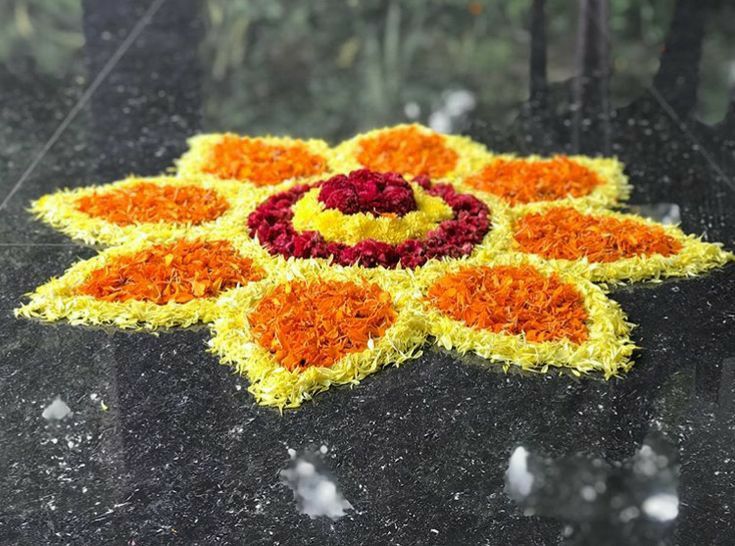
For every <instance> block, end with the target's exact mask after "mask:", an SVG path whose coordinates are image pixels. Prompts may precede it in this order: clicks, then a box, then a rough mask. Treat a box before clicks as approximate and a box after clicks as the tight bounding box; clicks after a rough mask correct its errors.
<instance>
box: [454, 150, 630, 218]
mask: <svg viewBox="0 0 735 546" xmlns="http://www.w3.org/2000/svg"><path fill="white" fill-rule="evenodd" d="M557 163H558V165H557ZM498 164H501V165H502V168H499V167H497V165H498ZM515 168H517V169H518V171H519V172H518V173H517V174H516V177H515V178H514V177H512V176H511V175H512V174H514V173H513V170H514V169H515ZM488 169H489V170H490V171H491V172H492V173H493V176H499V177H504V178H503V180H498V181H497V182H496V183H494V182H493V180H492V179H490V178H488V176H489V175H488ZM559 173H567V174H568V175H570V176H575V175H576V176H582V178H583V180H576V181H565V180H563V179H559V180H556V179H555V178H556V177H557V176H559ZM575 173H576V174H575ZM549 176H550V177H551V178H554V179H555V180H545V179H544V177H549ZM590 176H591V177H594V178H595V179H596V180H597V181H598V182H599V183H595V184H591V183H590V181H589V177H590ZM524 177H530V178H529V179H528V185H527V186H523V185H521V182H522V181H523V179H524ZM560 183H561V184H562V185H564V187H568V188H569V191H570V193H569V195H567V196H564V197H561V196H559V195H558V192H559V191H560V190H559V189H558V188H554V187H552V186H553V185H555V184H557V185H558V184H560ZM513 184H515V185H516V186H517V187H515V189H514V188H513ZM459 186H460V187H461V188H463V189H465V190H466V191H471V192H474V193H475V194H477V195H478V196H480V197H485V198H491V199H502V200H504V201H506V202H507V203H508V204H509V205H510V206H524V205H526V204H530V203H538V204H541V203H556V204H560V205H565V204H566V205H573V204H581V205H596V206H605V207H610V206H614V205H616V204H618V203H622V202H624V201H625V200H626V199H628V197H629V196H630V190H631V186H630V184H629V183H628V178H627V177H626V176H625V173H624V172H623V164H622V163H620V161H618V160H617V159H616V158H612V157H604V158H594V157H587V156H581V155H571V156H555V157H553V158H548V157H541V156H537V155H531V156H515V155H512V154H498V155H488V156H486V158H485V160H484V161H483V162H481V163H480V165H479V166H478V167H477V168H476V169H475V170H473V171H472V172H471V173H469V174H468V175H465V176H463V177H461V178H460V180H459ZM493 188H497V189H495V190H493ZM493 191H495V192H496V193H493ZM534 193H538V194H539V196H541V195H546V197H545V198H544V197H538V199H539V200H536V199H534V198H533V197H532V194H534ZM549 196H554V198H553V199H548V197H549Z"/></svg>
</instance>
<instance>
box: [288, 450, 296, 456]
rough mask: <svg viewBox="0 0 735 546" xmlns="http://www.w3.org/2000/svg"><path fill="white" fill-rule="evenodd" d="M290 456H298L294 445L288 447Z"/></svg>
mask: <svg viewBox="0 0 735 546" xmlns="http://www.w3.org/2000/svg"><path fill="white" fill-rule="evenodd" d="M288 456H289V457H291V458H292V459H295V458H296V450H295V449H294V448H292V447H289V448H288Z"/></svg>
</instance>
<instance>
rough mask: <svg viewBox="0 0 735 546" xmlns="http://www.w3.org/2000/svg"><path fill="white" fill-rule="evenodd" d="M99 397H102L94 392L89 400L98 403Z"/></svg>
mask: <svg viewBox="0 0 735 546" xmlns="http://www.w3.org/2000/svg"><path fill="white" fill-rule="evenodd" d="M99 397H100V395H99V394H97V393H96V392H93V393H92V394H90V395H89V399H90V400H91V401H92V402H96V401H97V399H98V398H99Z"/></svg>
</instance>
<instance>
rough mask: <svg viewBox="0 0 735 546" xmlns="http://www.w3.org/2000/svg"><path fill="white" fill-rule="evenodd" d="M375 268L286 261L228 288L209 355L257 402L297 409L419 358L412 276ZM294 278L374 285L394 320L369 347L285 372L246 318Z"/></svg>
mask: <svg viewBox="0 0 735 546" xmlns="http://www.w3.org/2000/svg"><path fill="white" fill-rule="evenodd" d="M390 273H391V272H388V271H385V270H378V269H372V270H368V269H359V270H358V269H356V268H339V269H336V268H332V267H329V266H326V265H324V264H322V263H318V262H316V261H314V260H302V261H298V262H297V261H289V262H288V264H287V267H285V268H283V269H281V270H279V271H277V272H275V273H273V274H271V275H270V276H269V277H268V278H267V279H266V280H264V281H261V282H259V283H257V286H256V285H255V284H251V285H248V286H246V287H242V288H238V289H235V290H232V291H231V292H230V293H228V294H227V295H226V296H223V297H221V298H220V300H219V302H218V304H219V305H220V311H219V314H220V317H219V318H218V319H217V320H216V321H214V323H213V324H212V325H211V329H212V334H213V335H212V339H211V340H210V342H209V345H210V349H211V350H212V352H214V353H216V354H217V355H219V356H220V358H221V359H222V361H223V362H225V363H227V364H230V365H232V366H233V367H234V368H235V370H236V371H237V372H238V373H240V374H242V375H244V376H246V377H247V378H248V380H249V382H250V387H249V388H248V390H249V392H250V393H252V394H253V396H254V397H255V398H256V400H257V402H258V403H259V404H262V405H266V406H275V407H278V408H279V409H283V408H296V407H299V406H300V405H301V404H302V403H303V402H304V401H306V400H310V399H311V398H312V397H313V396H314V395H315V394H317V393H319V392H323V391H325V390H327V389H329V388H330V386H332V385H346V384H352V385H355V384H357V383H359V382H360V381H361V380H362V379H364V378H365V377H367V376H368V375H370V374H373V373H375V372H377V371H379V370H380V369H381V368H382V367H384V366H387V365H394V366H398V365H400V364H402V363H404V362H405V361H407V360H410V359H413V358H416V357H418V356H420V354H421V347H422V345H423V343H424V340H425V337H426V333H425V322H424V320H423V319H422V317H421V316H420V315H418V314H417V313H416V311H415V308H414V306H413V302H414V301H415V299H416V296H417V295H419V293H418V292H417V288H416V286H415V285H414V284H413V283H412V282H411V276H410V275H391V274H390ZM293 280H305V281H307V282H309V281H315V282H316V281H325V280H327V281H352V282H354V283H358V284H359V283H364V282H372V283H375V284H377V285H378V286H380V287H381V288H382V289H383V290H385V291H386V292H388V293H389V294H390V295H391V298H392V299H393V304H394V306H395V308H396V311H397V313H398V316H397V318H396V321H395V323H393V324H392V325H391V326H390V327H389V328H388V329H387V330H386V332H385V334H384V335H383V336H382V337H381V338H379V339H376V340H375V341H374V343H373V344H372V347H369V348H368V349H365V350H364V351H361V352H358V353H352V354H348V355H346V356H344V357H343V358H341V359H340V360H338V361H337V362H336V363H335V364H334V365H332V366H330V367H317V366H312V367H308V368H306V369H304V370H301V371H299V370H288V369H286V368H284V367H283V366H281V365H280V364H279V363H278V362H277V361H276V360H275V359H274V357H273V356H272V355H271V353H270V352H269V351H267V350H266V349H265V348H263V347H262V346H261V345H259V344H258V343H257V342H256V341H255V339H254V338H253V336H252V334H251V333H250V326H249V324H248V320H247V314H248V313H249V311H251V310H252V309H254V308H255V307H256V306H257V304H258V302H259V301H260V300H261V299H262V298H263V297H265V296H266V295H267V294H268V293H269V291H270V289H272V288H274V287H275V286H277V285H279V284H281V283H286V282H289V281H293Z"/></svg>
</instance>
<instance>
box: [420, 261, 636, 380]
mask: <svg viewBox="0 0 735 546" xmlns="http://www.w3.org/2000/svg"><path fill="white" fill-rule="evenodd" d="M468 267H470V268H471V267H475V268H488V267H491V268H492V267H501V268H507V267H511V268H528V267H532V268H533V269H535V270H536V271H537V272H538V273H539V274H541V275H544V276H546V277H548V278H550V279H551V278H558V279H559V280H560V282H562V283H563V285H568V286H571V287H574V289H575V290H576V291H577V292H578V294H579V296H580V297H581V299H582V301H583V305H584V311H585V313H586V326H587V331H586V335H585V336H579V337H578V338H577V340H578V341H579V342H575V341H573V340H572V339H568V338H563V337H562V338H560V339H551V340H545V341H531V340H530V339H529V337H532V336H529V335H526V334H523V333H521V334H515V335H514V334H511V333H508V332H507V331H505V330H501V331H498V332H495V331H492V330H491V329H487V328H478V327H472V326H468V324H467V323H466V322H464V321H463V320H457V319H456V318H453V317H451V316H449V315H448V314H447V313H446V312H444V311H442V310H440V309H439V308H438V307H437V306H435V305H433V303H432V301H431V299H430V298H427V297H423V298H421V300H420V303H419V308H420V310H421V313H422V314H423V315H424V317H425V318H426V321H427V324H428V328H429V334H430V335H431V336H433V338H434V340H435V343H436V344H437V345H439V346H440V347H444V348H446V349H454V350H456V351H458V352H459V353H461V354H465V353H475V354H477V355H479V356H481V357H483V358H485V359H487V360H488V361H490V363H500V364H501V365H502V367H503V369H504V370H505V371H508V370H509V369H510V367H511V366H517V367H519V368H521V369H523V370H525V371H531V372H540V373H546V372H547V371H548V370H549V369H553V368H558V369H561V368H563V369H566V370H568V371H570V372H571V373H572V374H574V375H577V376H579V375H582V374H586V373H589V372H598V373H601V374H602V375H604V377H605V378H606V379H609V378H611V377H615V376H618V375H620V374H621V373H624V372H627V371H628V370H629V369H630V368H631V367H632V366H633V362H632V360H631V355H632V353H633V351H634V349H635V345H634V344H633V343H632V342H631V341H630V338H629V333H630V329H631V325H630V324H629V323H627V322H626V320H625V316H624V314H623V312H622V310H621V309H620V307H619V306H618V304H617V303H615V302H614V301H612V300H610V299H609V298H607V296H606V295H605V293H604V292H603V290H602V289H601V288H600V287H598V286H596V285H594V284H592V283H591V282H589V281H587V280H585V279H584V278H583V276H584V273H583V271H577V272H576V274H575V273H574V272H572V271H570V270H566V271H563V270H558V269H556V268H554V267H553V266H551V265H549V264H544V263H542V262H539V261H536V260H533V259H528V258H527V257H525V256H522V255H518V254H504V255H499V256H496V257H495V259H493V260H491V261H488V262H487V263H486V264H484V265H482V266H478V265H476V266H467V265H464V264H451V265H450V266H449V267H437V266H429V267H427V268H426V269H425V270H424V271H422V274H421V278H420V283H421V285H422V286H423V294H424V295H425V296H426V295H427V294H429V293H430V290H431V288H432V286H434V285H435V283H437V281H439V280H440V279H442V278H444V277H445V276H446V275H451V274H456V273H460V272H462V271H465V270H466V269H467V268H468ZM560 289H561V288H560V287H556V288H555V293H556V291H558V290H560ZM554 297H557V298H558V297H559V296H558V294H557V295H556V296H554ZM560 301H561V302H562V303H563V301H564V300H560ZM503 312H505V311H503ZM565 313H566V311H565ZM501 314H502V313H501ZM560 316H563V314H562V315H560ZM507 319H508V317H502V320H503V321H507ZM566 325H567V326H568V325H569V323H566ZM570 331H575V330H570ZM572 337H574V336H572Z"/></svg>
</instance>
